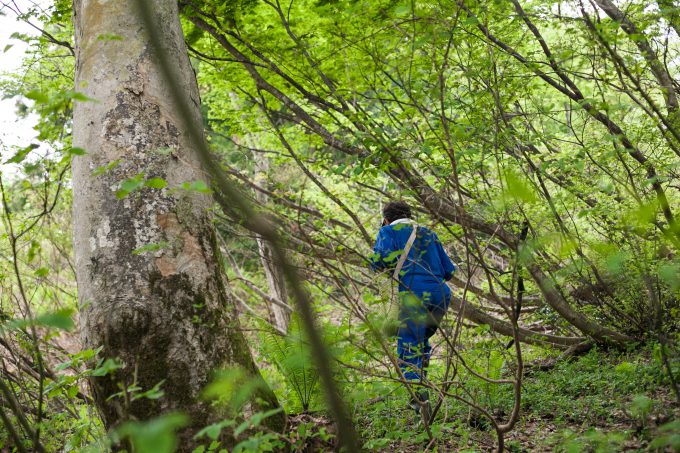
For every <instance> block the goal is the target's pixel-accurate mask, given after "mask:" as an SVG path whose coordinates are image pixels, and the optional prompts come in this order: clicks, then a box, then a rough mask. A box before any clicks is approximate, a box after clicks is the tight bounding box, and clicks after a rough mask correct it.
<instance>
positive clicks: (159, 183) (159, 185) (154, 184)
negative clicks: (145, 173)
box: [144, 178, 168, 189]
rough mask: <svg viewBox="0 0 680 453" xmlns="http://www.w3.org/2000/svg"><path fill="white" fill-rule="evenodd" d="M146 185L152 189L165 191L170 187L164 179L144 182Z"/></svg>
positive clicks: (152, 179)
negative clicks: (164, 189)
mask: <svg viewBox="0 0 680 453" xmlns="http://www.w3.org/2000/svg"><path fill="white" fill-rule="evenodd" d="M144 185H145V186H146V187H151V188H152V189H163V188H165V187H167V186H168V182H167V181H166V180H165V179H163V178H151V179H147V180H146V181H144Z"/></svg>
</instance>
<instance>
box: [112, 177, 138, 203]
mask: <svg viewBox="0 0 680 453" xmlns="http://www.w3.org/2000/svg"><path fill="white" fill-rule="evenodd" d="M143 178H144V173H138V174H137V175H136V176H134V177H132V178H128V179H126V180H125V181H123V182H122V183H120V189H118V190H117V191H116V197H117V198H119V199H123V198H125V197H126V196H128V195H129V194H131V193H132V192H134V191H135V190H137V189H139V188H141V187H143V186H144V180H143Z"/></svg>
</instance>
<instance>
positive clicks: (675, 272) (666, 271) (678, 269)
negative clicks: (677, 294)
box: [659, 263, 680, 291]
mask: <svg viewBox="0 0 680 453" xmlns="http://www.w3.org/2000/svg"><path fill="white" fill-rule="evenodd" d="M659 278H660V279H661V281H663V282H664V283H665V284H667V285H668V286H670V287H671V289H672V290H673V291H677V290H678V289H680V263H669V264H664V265H662V266H660V267H659Z"/></svg>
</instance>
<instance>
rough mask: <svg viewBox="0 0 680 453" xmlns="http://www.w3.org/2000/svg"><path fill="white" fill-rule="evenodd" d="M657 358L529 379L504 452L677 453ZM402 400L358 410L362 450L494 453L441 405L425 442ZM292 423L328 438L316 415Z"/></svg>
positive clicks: (314, 440) (319, 439)
mask: <svg viewBox="0 0 680 453" xmlns="http://www.w3.org/2000/svg"><path fill="white" fill-rule="evenodd" d="M656 354H657V351H655V350H652V349H650V348H640V349H638V350H636V351H630V352H625V353H620V352H612V351H599V350H593V351H591V352H589V353H588V354H586V355H584V356H581V357H576V358H573V359H570V360H568V361H563V362H560V363H558V364H557V365H556V366H554V367H553V368H551V369H549V370H544V371H536V372H527V375H526V378H525V381H524V385H523V389H524V392H523V401H522V413H521V418H520V420H519V422H518V423H517V425H516V426H515V427H514V429H513V430H512V431H511V432H510V433H508V434H507V435H506V436H505V450H506V451H510V452H543V451H545V452H548V451H560V452H569V453H571V452H583V451H593V452H619V451H680V405H678V404H677V402H676V399H675V395H674V393H673V391H672V389H671V387H670V385H668V384H669V382H668V378H667V374H665V371H664V369H663V367H662V366H661V363H660V361H659V360H658V358H656V357H655V355H656ZM504 396H505V395H503V394H500V393H499V394H497V395H495V398H496V400H495V401H493V398H492V399H491V400H489V401H488V405H489V404H490V406H491V407H492V408H495V410H494V413H495V414H497V415H501V414H504V413H507V412H504V411H507V408H508V404H509V402H507V401H503V399H504ZM406 401H407V400H406V397H405V395H401V396H395V397H394V398H390V401H384V400H383V401H381V402H380V403H377V404H376V403H372V402H371V403H367V404H366V405H364V406H359V407H357V408H356V412H355V418H356V420H357V422H358V424H359V427H360V431H361V436H362V440H363V442H364V448H365V449H366V450H367V451H391V452H421V451H439V452H444V451H447V452H448V451H466V452H473V451H477V452H482V451H483V452H486V451H496V445H497V444H496V436H495V433H494V432H493V430H490V429H488V428H486V427H485V426H484V425H485V423H471V422H470V419H471V417H470V415H469V412H468V413H466V411H465V409H464V408H462V407H460V406H458V405H456V403H455V402H447V405H446V406H445V408H444V411H442V413H440V415H438V417H437V419H436V420H435V422H434V424H433V425H432V431H433V434H434V437H435V440H434V441H430V440H429V439H428V436H427V433H426V432H425V430H424V429H423V427H422V424H421V423H420V422H419V419H418V418H417V417H416V416H415V414H413V413H412V412H413V411H412V410H411V409H409V408H408V407H407V405H406V404H405V402H406ZM488 405H487V407H488ZM499 418H500V419H501V420H502V419H503V418H504V417H503V416H502V415H501V416H500V417H499ZM473 419H474V418H473ZM290 420H291V429H292V431H295V432H297V430H299V427H300V425H305V427H306V428H307V427H311V426H316V427H323V433H326V432H332V431H333V427H332V422H331V421H330V420H329V418H328V417H326V416H324V415H321V414H320V413H315V414H301V415H297V416H291V419H290ZM472 425H477V426H476V427H473V426H472ZM480 425H481V426H480ZM307 436H308V443H307V448H306V449H304V451H328V450H330V449H331V448H332V439H328V438H326V437H325V436H315V435H309V434H307ZM293 437H294V436H293Z"/></svg>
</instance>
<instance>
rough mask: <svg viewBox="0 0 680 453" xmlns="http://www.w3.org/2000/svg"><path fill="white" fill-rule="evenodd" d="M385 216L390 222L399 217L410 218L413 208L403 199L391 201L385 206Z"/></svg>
mask: <svg viewBox="0 0 680 453" xmlns="http://www.w3.org/2000/svg"><path fill="white" fill-rule="evenodd" d="M383 217H385V219H386V220H387V221H388V222H389V223H392V222H394V221H395V220H398V219H410V218H411V208H410V207H409V205H407V204H406V203H404V202H403V201H390V202H389V203H387V204H386V205H385V207H384V208H383Z"/></svg>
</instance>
